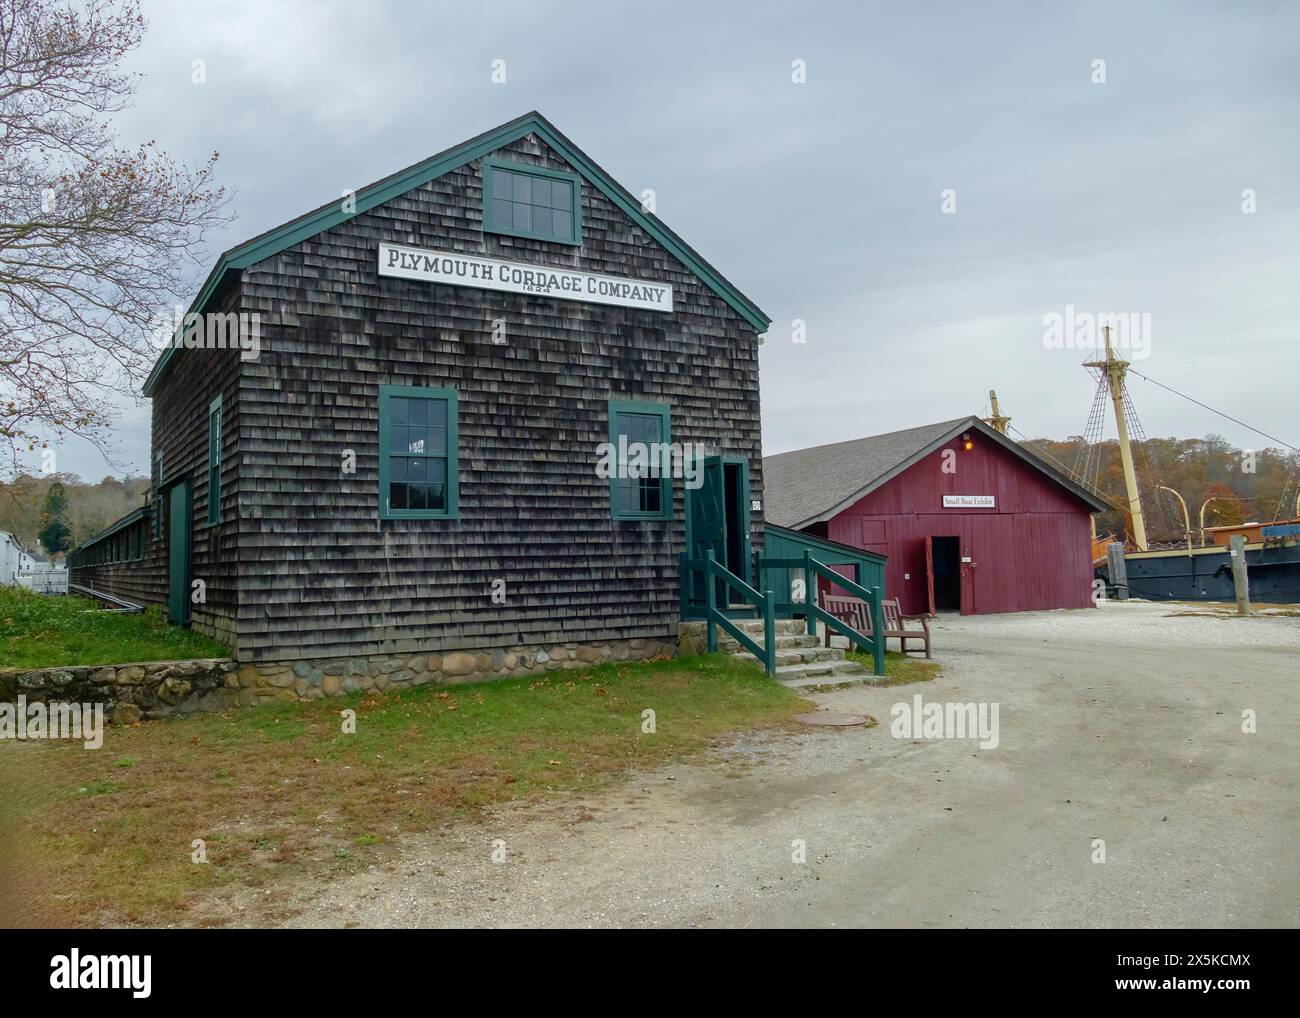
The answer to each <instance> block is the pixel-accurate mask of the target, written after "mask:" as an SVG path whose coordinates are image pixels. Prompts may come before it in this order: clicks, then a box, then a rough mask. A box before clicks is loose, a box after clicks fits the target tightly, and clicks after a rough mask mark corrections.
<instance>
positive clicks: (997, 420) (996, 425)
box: [985, 389, 1011, 435]
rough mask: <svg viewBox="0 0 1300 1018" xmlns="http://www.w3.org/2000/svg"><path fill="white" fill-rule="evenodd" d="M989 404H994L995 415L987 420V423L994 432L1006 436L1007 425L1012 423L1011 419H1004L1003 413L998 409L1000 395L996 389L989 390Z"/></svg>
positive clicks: (991, 415)
mask: <svg viewBox="0 0 1300 1018" xmlns="http://www.w3.org/2000/svg"><path fill="white" fill-rule="evenodd" d="M989 402H990V403H992V404H993V413H992V414H990V415H989V416H988V417H987V418H985V423H986V424H987V425H988V426H989V427H990V428H992V429H993V430H994V431H996V432H998V433H999V434H1001V435H1005V434H1006V433H1007V425H1008V424H1010V423H1011V418H1010V417H1003V416H1002V411H1001V410H999V409H998V393H997V390H996V389H990V390H989Z"/></svg>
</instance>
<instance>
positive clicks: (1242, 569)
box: [1228, 534, 1250, 615]
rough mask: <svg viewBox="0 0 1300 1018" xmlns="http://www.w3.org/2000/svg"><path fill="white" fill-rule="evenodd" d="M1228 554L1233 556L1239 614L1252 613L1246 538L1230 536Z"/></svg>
mask: <svg viewBox="0 0 1300 1018" xmlns="http://www.w3.org/2000/svg"><path fill="white" fill-rule="evenodd" d="M1228 554H1229V555H1230V556H1231V558H1232V586H1233V589H1234V590H1236V592H1237V614H1238V615H1249V614H1250V581H1249V578H1248V577H1247V576H1246V539H1245V538H1244V537H1242V536H1241V535H1240V534H1233V535H1232V536H1231V537H1230V538H1228Z"/></svg>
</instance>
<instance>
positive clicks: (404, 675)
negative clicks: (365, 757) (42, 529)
mask: <svg viewBox="0 0 1300 1018" xmlns="http://www.w3.org/2000/svg"><path fill="white" fill-rule="evenodd" d="M676 654H677V647H676V646H675V644H673V643H672V642H671V641H668V640H650V639H635V640H610V641H605V642H600V643H564V644H554V645H552V646H549V647H512V648H510V649H509V650H505V649H499V650H493V651H490V652H488V651H481V652H468V651H456V652H453V653H450V654H389V655H376V656H370V657H346V658H333V659H327V660H320V659H312V660H305V661H274V662H260V663H257V664H238V663H237V662H235V661H232V660H230V659H228V658H211V659H204V660H195V661H145V662H140V663H138V664H126V665H106V666H76V667H67V668H39V669H33V670H29V671H19V670H14V669H10V670H7V671H0V700H7V701H10V702H13V701H15V700H16V699H17V697H18V695H19V694H22V695H24V696H26V698H27V700H28V701H29V702H35V701H37V700H41V701H64V702H70V703H103V704H105V705H106V706H107V707H108V710H109V716H110V718H111V719H112V720H113V721H114V722H116V723H118V724H131V723H132V722H134V721H138V720H140V719H141V718H159V717H166V716H167V715H169V714H174V713H179V714H188V713H191V712H193V711H201V710H226V709H228V708H230V707H251V706H256V705H257V704H263V703H277V702H286V701H292V700H318V699H320V698H322V697H326V696H341V695H342V694H344V693H352V692H355V691H357V690H376V691H379V692H383V691H386V690H390V689H408V688H410V687H412V686H423V685H426V684H428V683H433V684H435V685H455V684H459V683H466V682H488V681H491V680H493V679H501V678H511V677H526V676H532V675H544V674H546V673H547V672H552V671H557V670H560V669H574V668H589V667H591V666H593V665H598V664H604V663H606V662H609V661H650V660H654V659H657V658H666V657H675V656H676Z"/></svg>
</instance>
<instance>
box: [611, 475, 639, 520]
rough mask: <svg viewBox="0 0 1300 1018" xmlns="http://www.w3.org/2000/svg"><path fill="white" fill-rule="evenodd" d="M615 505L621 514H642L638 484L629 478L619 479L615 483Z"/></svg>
mask: <svg viewBox="0 0 1300 1018" xmlns="http://www.w3.org/2000/svg"><path fill="white" fill-rule="evenodd" d="M614 504H615V505H616V506H617V507H618V511H619V512H620V513H635V512H640V511H641V499H640V492H639V486H638V485H637V482H636V481H634V480H632V479H631V478H627V477H619V478H617V479H616V480H615V481H614Z"/></svg>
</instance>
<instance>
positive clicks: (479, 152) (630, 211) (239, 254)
mask: <svg viewBox="0 0 1300 1018" xmlns="http://www.w3.org/2000/svg"><path fill="white" fill-rule="evenodd" d="M528 134H535V135H537V137H538V138H540V139H541V140H542V141H543V142H545V143H546V144H547V145H548V146H549V147H550V148H551V149H552V150H553V151H554V152H555V153H556V154H557V155H559V156H560V157H561V158H563V159H564V161H565V162H567V163H568V164H569V165H570V166H572V167H573V168H574V169H575V170H577V171H578V173H579V174H580V175H581V176H582V177H583V179H584V180H586V181H587V183H589V184H591V185H592V186H593V187H595V188H596V189H597V190H598V191H600V192H601V193H602V194H603V195H605V197H606V198H608V199H609V200H610V201H612V202H613V203H614V204H615V205H617V206H618V207H619V208H620V209H621V210H622V211H623V212H624V213H625V214H626V215H628V216H629V217H631V218H632V219H633V220H634V221H635V222H636V223H637V225H638V226H640V227H641V228H642V229H644V230H645V231H646V232H647V233H648V234H650V236H651V237H653V238H654V239H655V240H656V241H657V242H658V243H659V244H661V245H662V246H663V247H664V248H665V249H667V251H668V252H669V253H670V254H671V255H673V257H675V258H676V259H677V260H678V261H680V262H681V263H682V264H683V265H685V266H686V268H687V269H689V270H690V271H691V272H693V273H694V274H695V275H696V276H698V277H699V278H700V279H701V280H702V281H703V282H704V283H705V284H706V285H707V286H708V287H709V288H710V289H711V290H713V292H714V293H716V294H717V295H718V296H719V297H721V298H722V299H723V300H724V301H726V303H727V304H728V305H729V306H730V307H731V309H732V310H733V311H735V312H736V314H738V315H740V317H741V318H743V319H744V320H745V321H747V322H748V323H749V324H750V325H752V326H753V327H754V330H755V331H756V332H758V333H760V334H761V333H763V332H766V331H767V327H768V326H769V325H770V324H771V323H772V319H771V318H769V317H768V316H767V315H766V314H764V313H763V311H762V310H761V309H760V308H759V307H758V305H757V304H755V303H754V302H753V301H751V300H750V299H749V298H748V297H746V296H745V295H744V294H743V293H741V292H740V291H739V290H738V289H736V287H735V286H734V285H733V284H732V283H731V282H729V281H728V280H727V279H726V278H725V277H724V276H723V275H722V273H720V272H719V271H718V270H717V269H715V268H714V267H713V266H712V265H710V264H709V263H708V262H707V261H705V260H704V258H703V257H702V256H701V255H700V253H699V252H698V251H696V250H695V249H694V248H693V247H691V246H690V245H689V244H687V243H686V241H684V240H682V238H681V237H679V236H678V235H677V234H676V233H674V232H673V231H672V230H670V229H669V228H668V227H667V226H665V225H664V224H663V222H661V221H660V220H659V218H658V217H656V216H653V215H650V214H648V213H646V212H643V211H642V209H641V202H640V201H639V200H638V199H637V198H634V197H633V196H632V194H631V193H630V192H628V191H627V190H626V189H625V188H624V187H623V186H622V185H621V184H619V183H618V182H617V181H615V180H614V178H613V177H611V176H610V175H609V174H608V173H606V172H605V171H604V170H603V169H601V168H600V166H598V165H597V164H596V162H595V161H594V160H593V159H591V158H590V157H589V156H588V155H587V154H586V153H584V152H583V151H582V150H581V149H579V148H578V147H577V146H576V145H574V144H573V142H571V141H570V140H569V139H568V138H566V137H565V136H564V135H563V134H561V133H560V131H559V130H558V129H557V128H556V127H555V125H553V124H552V123H551V122H550V121H549V120H547V119H546V118H545V117H544V116H542V115H541V114H540V113H538V112H537V111H536V110H533V111H532V112H530V113H525V114H524V115H523V116H522V117H516V118H515V119H514V120H511V121H508V122H507V123H504V124H502V125H501V126H500V127H495V128H493V129H492V130H490V131H485V132H484V133H483V134H480V135H477V136H475V137H473V138H470V139H469V140H468V141H464V142H461V144H459V145H456V146H453V147H452V148H449V149H446V150H445V151H443V152H439V153H438V154H437V155H433V156H430V157H429V158H428V159H424V160H422V161H420V162H418V163H416V164H415V165H413V166H408V167H407V168H406V169H404V170H398V171H397V172H396V173H394V174H391V175H390V176H387V177H384V178H383V179H382V180H377V181H375V182H374V183H373V184H369V185H368V186H366V187H363V188H361V189H360V190H358V191H357V193H356V211H354V212H344V211H343V209H342V203H341V202H340V201H338V199H334V200H332V201H330V202H328V203H326V204H325V205H322V206H320V207H319V208H317V209H314V210H313V211H311V212H308V213H305V214H304V215H301V216H299V217H298V218H296V219H291V220H289V222H287V223H285V224H283V225H282V226H277V227H276V228H275V229H273V230H268V231H267V232H266V233H263V234H260V235H259V236H257V237H254V238H253V239H252V240H249V241H245V242H244V243H243V244H240V245H239V246H238V247H233V248H231V249H230V250H229V251H226V252H225V253H224V254H223V255H222V256H221V257H220V258H219V259H218V260H217V264H216V265H215V266H214V267H213V269H212V271H211V272H210V273H208V277H207V279H206V280H205V281H204V283H203V286H202V287H201V288H200V289H199V293H198V295H197V296H196V297H195V298H194V301H193V303H192V304H190V307H189V311H190V312H191V313H198V312H202V311H203V310H204V308H205V307H206V306H207V304H208V302H209V301H210V300H211V299H212V298H213V296H214V295H215V294H216V293H217V291H218V290H219V289H220V288H221V287H222V286H223V285H224V284H225V283H226V282H227V281H228V280H230V279H231V278H233V277H234V276H236V275H237V274H238V273H239V272H240V271H242V270H243V269H245V268H247V267H248V266H250V265H253V264H255V263H257V262H260V261H263V260H264V259H267V258H270V257H271V256H272V255H275V254H278V253H279V252H281V251H283V250H285V249H286V248H289V247H292V246H293V245H294V244H299V243H301V242H302V241H304V240H307V239H309V238H311V237H314V236H315V235H316V234H318V233H321V232H323V231H324V230H328V229H331V228H332V227H335V226H337V225H339V224H340V223H342V222H345V221H346V220H348V219H352V218H353V217H355V216H357V215H360V214H361V213H362V212H366V211H369V210H370V209H372V208H375V207H376V206H377V205H382V204H384V203H385V202H388V201H391V200H392V199H394V198H396V197H397V196H398V195H402V194H405V193H406V192H407V191H410V190H411V189H412V188H416V187H420V186H421V185H423V184H427V183H428V182H429V181H431V180H434V179H436V178H438V177H441V176H443V175H444V174H447V173H450V172H451V171H452V170H455V169H458V168H459V167H461V166H464V165H465V164H466V163H468V162H472V161H473V160H475V159H482V158H483V157H484V156H487V155H490V154H491V153H492V152H494V151H496V150H497V149H499V148H502V147H503V146H505V145H509V144H510V143H511V142H514V141H517V140H518V139H520V138H522V137H524V136H525V135H528ZM175 351H176V347H174V346H169V347H168V348H167V349H166V350H164V351H163V353H162V356H161V357H159V358H158V361H157V363H155V364H154V367H153V370H152V371H151V372H149V377H148V378H147V379H145V383H144V394H145V395H146V396H152V395H153V394H154V391H155V389H156V388H157V385H158V382H159V380H160V379H161V378H162V376H163V373H164V372H165V371H166V370H167V365H168V364H169V363H170V361H171V359H172V356H173V354H174V353H175Z"/></svg>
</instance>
